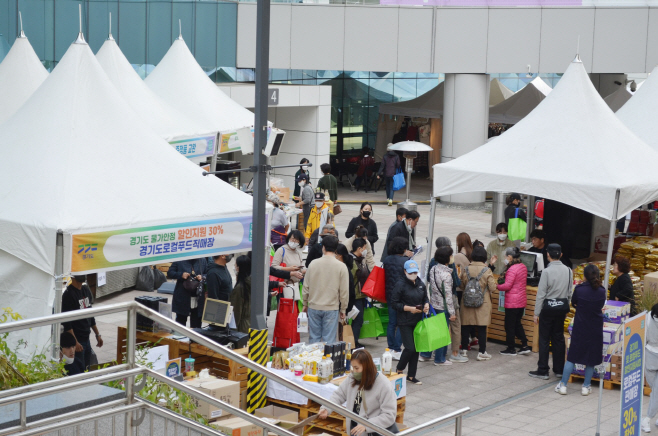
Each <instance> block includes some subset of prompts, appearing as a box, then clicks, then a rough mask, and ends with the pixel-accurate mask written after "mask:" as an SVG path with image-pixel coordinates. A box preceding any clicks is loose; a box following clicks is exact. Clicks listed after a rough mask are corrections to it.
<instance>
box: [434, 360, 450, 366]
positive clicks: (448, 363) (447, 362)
mask: <svg viewBox="0 0 658 436" xmlns="http://www.w3.org/2000/svg"><path fill="white" fill-rule="evenodd" d="M450 365H452V362H451V361H449V360H446V361H444V362H434V366H450Z"/></svg>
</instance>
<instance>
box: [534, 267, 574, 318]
mask: <svg viewBox="0 0 658 436" xmlns="http://www.w3.org/2000/svg"><path fill="white" fill-rule="evenodd" d="M571 274H572V272H571V271H569V277H568V279H569V285H568V289H569V288H571V286H573V279H572V275H571ZM569 310H570V307H569V297H567V298H546V299H544V303H543V304H542V306H541V315H550V316H562V315H566V314H567V313H569Z"/></svg>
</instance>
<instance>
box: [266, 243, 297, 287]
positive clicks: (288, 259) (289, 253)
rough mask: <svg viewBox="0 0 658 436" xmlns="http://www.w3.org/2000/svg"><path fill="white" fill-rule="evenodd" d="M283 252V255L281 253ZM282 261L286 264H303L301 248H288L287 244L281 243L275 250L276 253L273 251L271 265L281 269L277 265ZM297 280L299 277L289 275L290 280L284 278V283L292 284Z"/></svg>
mask: <svg viewBox="0 0 658 436" xmlns="http://www.w3.org/2000/svg"><path fill="white" fill-rule="evenodd" d="M284 252H285V256H284V255H283V253H284ZM282 263H285V264H286V266H302V267H303V266H304V260H303V259H302V250H301V248H299V247H297V248H296V249H294V250H293V249H292V248H290V246H289V245H288V244H286V245H282V246H281V247H279V249H278V250H276V253H274V257H273V258H272V266H273V267H274V268H277V269H281V268H282V267H281V266H279V265H281V264H282ZM297 282H299V279H298V278H297V277H290V280H286V283H288V284H293V283H297Z"/></svg>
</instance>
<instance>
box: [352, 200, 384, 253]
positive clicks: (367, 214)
mask: <svg viewBox="0 0 658 436" xmlns="http://www.w3.org/2000/svg"><path fill="white" fill-rule="evenodd" d="M358 226H362V227H363V228H365V229H366V230H367V231H368V242H370V245H371V246H372V254H375V242H377V241H378V240H379V235H378V234H377V223H375V221H374V220H373V219H372V204H370V203H368V202H367V201H364V202H363V203H361V208H360V209H359V216H357V217H354V218H352V220H351V221H350V223H349V225H348V226H347V230H346V231H345V237H346V238H351V237H352V236H354V234H355V232H356V228H357V227H358Z"/></svg>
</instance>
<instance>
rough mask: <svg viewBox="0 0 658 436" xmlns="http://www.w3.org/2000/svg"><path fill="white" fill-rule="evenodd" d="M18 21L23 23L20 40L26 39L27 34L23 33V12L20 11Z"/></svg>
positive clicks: (19, 35)
mask: <svg viewBox="0 0 658 436" xmlns="http://www.w3.org/2000/svg"><path fill="white" fill-rule="evenodd" d="M18 21H20V23H21V31H20V33H19V34H18V37H19V38H26V36H25V32H23V15H22V14H21V11H18Z"/></svg>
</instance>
